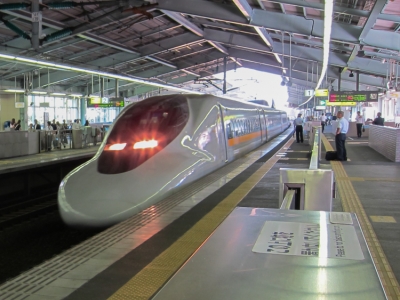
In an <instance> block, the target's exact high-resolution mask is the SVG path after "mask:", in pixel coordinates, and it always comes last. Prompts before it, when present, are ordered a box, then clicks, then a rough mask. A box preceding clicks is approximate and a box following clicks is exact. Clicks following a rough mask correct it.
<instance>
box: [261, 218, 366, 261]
mask: <svg viewBox="0 0 400 300" xmlns="http://www.w3.org/2000/svg"><path fill="white" fill-rule="evenodd" d="M253 252H257V253H269V254H278V255H295V256H305V257H325V258H337V259H354V260H363V259H364V254H363V253H362V250H361V246H360V243H359V241H358V238H357V234H356V231H355V229H354V226H352V225H341V224H325V225H322V224H321V225H320V224H314V223H295V222H276V221H267V222H265V224H264V227H263V228H262V230H261V233H260V235H259V237H258V239H257V241H256V243H255V245H254V247H253Z"/></svg>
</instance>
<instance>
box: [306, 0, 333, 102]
mask: <svg viewBox="0 0 400 300" xmlns="http://www.w3.org/2000/svg"><path fill="white" fill-rule="evenodd" d="M332 15H333V0H325V5H324V39H323V44H324V49H323V61H322V69H321V75H320V77H319V80H318V82H317V86H316V87H315V89H318V88H319V87H320V85H321V83H322V81H323V80H324V76H325V73H326V72H327V70H328V61H329V48H330V41H331V31H332ZM312 97H313V96H310V98H308V99H307V101H305V102H303V103H301V104H299V106H301V105H304V104H306V103H307V102H309V101H310V100H311V99H312Z"/></svg>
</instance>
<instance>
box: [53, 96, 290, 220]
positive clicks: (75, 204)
mask: <svg viewBox="0 0 400 300" xmlns="http://www.w3.org/2000/svg"><path fill="white" fill-rule="evenodd" d="M289 126H290V125H289V120H288V118H287V115H286V113H285V112H284V111H279V110H275V109H271V108H269V107H267V106H263V105H258V104H255V103H251V102H241V101H237V100H230V99H226V98H219V97H215V96H211V95H184V94H179V95H165V96H156V97H151V98H148V99H145V100H143V101H141V102H137V103H133V104H131V105H129V106H127V107H126V108H125V109H124V110H123V111H122V112H121V113H120V115H119V116H118V118H117V119H116V121H115V122H114V124H113V125H112V127H111V128H110V130H109V131H108V132H107V134H106V137H105V139H104V141H103V143H102V144H101V146H100V148H99V150H98V152H97V153H96V155H95V156H94V157H93V158H92V159H91V160H89V161H88V162H86V163H84V164H83V165H81V166H79V167H77V168H76V169H74V170H73V171H72V172H70V173H69V174H68V175H67V176H66V177H65V178H64V179H63V180H62V182H61V184H60V187H59V191H58V207H59V211H60V214H61V217H62V219H63V221H64V222H65V223H66V224H67V225H70V226H73V227H89V228H93V227H107V226H110V225H113V224H116V223H118V222H121V221H123V220H125V219H127V218H129V217H131V216H132V215H135V214H137V213H138V212H140V211H142V210H144V209H146V208H148V207H150V206H151V205H153V204H155V203H157V202H158V201H160V200H162V199H163V198H165V197H166V196H168V195H170V194H172V193H174V192H176V191H178V189H179V188H181V187H183V186H185V185H187V184H189V183H191V182H193V181H195V180H197V179H199V178H201V177H203V176H205V175H206V174H209V173H210V172H212V171H214V170H216V169H218V168H220V167H222V166H224V165H225V164H226V163H229V162H231V161H234V160H235V159H237V158H239V157H241V156H243V155H244V154H246V153H248V152H249V151H251V150H253V149H255V148H257V147H258V146H260V145H261V144H263V143H265V142H266V141H268V140H271V139H272V138H273V137H274V136H276V135H278V134H280V133H281V132H283V131H284V130H286V129H287V128H288V127H289Z"/></svg>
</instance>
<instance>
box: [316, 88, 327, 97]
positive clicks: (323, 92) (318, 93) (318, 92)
mask: <svg viewBox="0 0 400 300" xmlns="http://www.w3.org/2000/svg"><path fill="white" fill-rule="evenodd" d="M314 96H315V97H328V96H329V90H327V89H321V90H315V94H314Z"/></svg>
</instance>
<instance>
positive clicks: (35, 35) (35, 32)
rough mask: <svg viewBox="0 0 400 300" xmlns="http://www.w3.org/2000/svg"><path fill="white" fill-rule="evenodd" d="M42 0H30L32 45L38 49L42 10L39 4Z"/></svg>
mask: <svg viewBox="0 0 400 300" xmlns="http://www.w3.org/2000/svg"><path fill="white" fill-rule="evenodd" d="M41 3H42V0H32V39H31V41H32V47H33V49H35V50H39V46H40V37H41V35H42V12H41V11H40V8H39V5H40V4H41Z"/></svg>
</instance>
